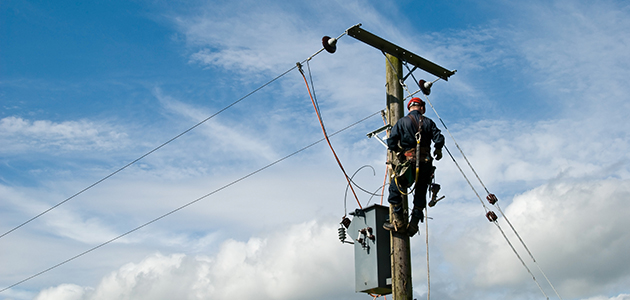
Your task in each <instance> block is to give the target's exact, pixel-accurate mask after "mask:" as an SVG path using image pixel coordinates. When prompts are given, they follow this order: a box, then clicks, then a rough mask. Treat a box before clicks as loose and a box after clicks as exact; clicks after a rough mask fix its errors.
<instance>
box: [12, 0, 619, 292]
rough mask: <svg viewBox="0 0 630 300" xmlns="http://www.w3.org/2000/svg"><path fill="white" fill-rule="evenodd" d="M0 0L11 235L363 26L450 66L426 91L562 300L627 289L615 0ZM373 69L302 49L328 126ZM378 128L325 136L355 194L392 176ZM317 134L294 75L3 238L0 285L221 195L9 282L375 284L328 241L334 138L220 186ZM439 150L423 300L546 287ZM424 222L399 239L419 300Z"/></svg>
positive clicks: (337, 204)
mask: <svg viewBox="0 0 630 300" xmlns="http://www.w3.org/2000/svg"><path fill="white" fill-rule="evenodd" d="M1 3H2V4H1V5H0V138H1V139H2V141H3V142H2V145H1V146H0V205H1V207H0V231H1V232H2V233H4V232H7V231H9V230H11V229H12V228H14V227H15V226H17V225H19V224H21V223H22V222H24V221H26V220H28V219H29V218H31V217H33V216H35V215H37V214H38V213H41V212H42V211H44V210H46V209H48V208H50V207H51V206H53V205H55V204H57V203H59V202H61V201H63V200H65V199H67V198H68V197H70V196H72V195H73V194H75V193H77V192H79V191H81V190H82V189H84V188H85V187H87V186H89V185H91V184H93V183H95V182H97V181H98V180H100V179H102V178H104V177H105V176H107V175H109V174H111V173H112V172H114V171H116V170H117V169H119V168H121V167H122V166H124V165H126V164H127V163H129V162H131V161H133V160H135V159H137V158H139V157H141V156H142V155H144V154H146V153H147V152H149V151H151V150H152V149H154V148H155V147H157V146H159V145H160V144H162V143H164V142H166V141H168V140H169V139H171V138H172V137H174V136H176V135H178V134H180V133H182V132H183V131H185V130H187V129H189V128H191V127H192V126H194V125H195V124H197V123H199V122H200V121H202V120H204V119H206V118H208V117H209V116H212V115H214V114H215V113H217V112H219V111H221V110H222V109H224V108H225V107H227V106H228V105H230V104H232V103H234V102H235V101H236V100H238V99H240V98H241V97H243V96H244V95H246V94H247V93H249V92H251V91H252V90H254V89H255V88H258V87H260V86H261V85H263V84H265V83H266V82H268V81H269V80H271V79H273V78H275V77H276V76H278V75H280V74H282V73H283V72H285V71H287V70H289V69H291V68H292V67H293V66H295V63H296V62H298V61H303V60H304V59H306V58H307V57H309V56H310V55H312V54H313V53H315V52H316V51H318V50H319V49H320V48H321V38H322V36H324V35H328V36H338V35H340V34H341V33H343V32H344V31H345V30H346V29H347V28H349V27H351V26H353V25H355V24H358V23H362V24H363V25H362V27H363V28H364V29H366V30H368V31H370V32H372V33H374V34H377V35H379V36H381V37H383V38H385V39H387V40H390V41H392V42H394V43H396V44H398V45H400V46H402V47H404V48H406V49H408V50H410V51H412V52H414V53H416V54H419V55H421V56H423V57H425V58H427V59H430V60H432V61H434V62H436V63H438V64H440V65H442V66H444V67H446V68H448V69H457V73H456V74H455V75H454V76H452V77H451V78H450V79H449V81H448V82H445V81H438V82H437V83H436V84H435V85H434V87H433V91H432V93H431V98H430V99H431V101H432V103H433V104H434V106H435V108H436V109H437V111H438V113H439V114H440V116H441V117H442V118H443V119H444V121H445V123H446V124H447V126H448V127H449V129H450V130H451V132H452V134H453V136H454V137H455V138H456V139H457V142H458V143H459V144H460V145H461V146H462V149H463V150H464V151H465V153H466V155H467V156H468V158H469V160H470V161H471V163H472V164H473V165H474V166H475V167H476V169H477V171H478V173H479V175H480V176H481V178H482V179H483V180H484V184H485V185H486V186H487V187H488V188H489V190H490V191H491V192H493V193H495V194H497V196H498V197H499V199H500V204H501V206H502V209H503V210H504V212H505V213H506V215H507V216H508V217H509V218H510V221H511V222H512V223H513V224H514V225H515V227H516V228H517V230H518V231H519V234H521V236H522V237H523V239H524V240H525V241H526V243H527V245H528V247H529V248H530V250H532V252H533V254H534V255H535V256H536V260H537V261H538V262H539V264H540V266H541V267H542V269H543V270H544V271H545V273H546V275H547V276H548V277H549V279H550V281H551V282H552V283H553V284H554V286H555V287H556V288H557V290H558V292H559V294H560V295H561V296H562V298H563V299H589V300H608V299H611V300H613V299H614V300H626V299H630V290H629V289H628V286H630V272H629V271H628V270H630V265H629V264H630V262H628V261H629V260H627V259H626V258H627V253H628V251H629V250H630V242H628V241H630V234H629V233H628V231H627V229H626V228H629V226H630V224H629V223H630V221H629V220H630V212H628V210H626V209H625V207H626V206H627V199H628V198H629V196H630V181H629V179H630V172H629V170H630V168H629V166H628V161H630V160H629V158H630V157H628V154H627V153H628V152H629V151H628V150H630V144H629V143H628V141H629V140H630V139H629V138H628V132H630V128H629V125H628V122H627V116H626V115H627V112H628V111H630V110H629V107H628V106H629V104H628V103H630V102H629V101H628V100H630V99H629V97H628V94H629V93H630V88H629V87H628V85H627V82H626V81H627V79H626V78H628V77H629V75H630V74H629V71H628V67H630V59H629V58H628V55H627V53H628V50H629V49H628V45H629V44H630V38H629V35H628V34H627V31H628V28H630V21H628V20H630V18H629V17H630V7H629V6H628V4H627V3H624V2H623V1H601V2H598V3H596V4H592V3H590V2H587V1H569V0H558V1H529V2H526V3H512V2H509V1H500V0H493V1H434V2H420V3H419V2H418V1H397V2H386V1H333V0H330V1H329V0H326V1H317V2H304V1H294V2H291V3H284V2H282V1H188V2H174V1H124V2H123V1H93V2H89V3H82V4H77V3H74V2H71V1H54V2H49V1H17V0H15V1H13V0H8V1H2V2H1ZM385 64H386V61H385V58H384V57H383V55H382V54H381V53H380V52H379V51H378V50H375V49H373V48H371V47H369V46H367V45H365V44H362V43H360V42H358V41H357V40H354V39H353V38H352V37H349V36H344V37H342V38H341V39H340V40H339V42H338V50H337V52H336V53H335V54H332V55H331V54H329V53H326V52H323V53H320V54H319V55H317V56H316V57H314V58H313V59H312V60H311V61H310V62H309V67H310V69H311V71H312V75H313V80H314V87H315V92H316V94H317V97H318V100H319V105H320V108H321V111H322V115H323V119H324V122H325V124H326V127H327V130H328V132H335V131H337V130H340V129H342V128H345V127H346V126H348V125H350V124H353V123H354V122H356V121H358V120H361V119H363V118H365V117H367V116H369V115H371V114H373V113H375V112H377V111H379V110H381V109H383V108H384V105H385V89H384V85H385V76H384V74H385ZM414 75H415V76H416V78H418V79H419V78H423V79H426V80H433V79H434V78H433V77H432V75H430V74H426V73H423V72H421V71H417V72H415V73H414ZM408 85H409V87H410V89H411V90H412V91H415V86H414V85H413V83H412V82H408ZM427 116H428V117H430V118H432V119H434V120H435V121H438V120H437V117H436V115H435V113H434V112H433V111H431V110H429V111H428V112H427ZM437 123H438V124H439V125H441V124H440V123H439V122H437ZM381 125H382V120H381V119H380V117H379V116H378V115H377V116H374V117H371V118H368V119H367V120H366V121H364V122H361V123H359V124H358V125H356V126H354V127H352V128H350V129H348V130H346V131H344V132H342V133H340V134H338V135H336V136H334V137H332V138H331V140H332V143H333V145H334V147H335V150H336V151H337V153H338V155H339V156H340V159H341V161H342V162H343V163H344V167H345V168H346V170H348V172H349V173H353V172H354V171H356V170H358V169H360V168H361V167H362V166H364V165H370V166H372V167H373V168H374V172H372V170H371V169H369V168H366V169H362V170H361V171H360V172H359V173H358V174H357V177H356V179H357V182H359V184H360V185H361V186H362V187H365V188H366V189H368V190H376V189H377V188H378V187H379V186H380V185H381V184H382V181H383V176H384V171H385V167H384V157H385V151H384V148H383V146H382V145H380V144H379V143H378V142H376V141H375V140H370V139H367V138H366V137H365V134H366V133H367V132H370V131H372V130H374V129H376V128H378V127H380V126H381ZM440 127H441V126H440ZM442 129H443V131H444V128H442ZM444 134H445V135H446V136H447V143H446V145H447V147H449V149H450V150H451V152H453V153H454V156H455V158H456V159H457V160H458V162H459V163H460V165H465V162H464V161H463V160H462V158H461V155H460V154H459V153H456V152H457V151H456V149H457V148H456V147H455V145H454V143H453V139H452V138H451V137H450V136H449V135H448V133H447V132H445V131H444ZM322 137H323V136H322V133H321V129H320V128H319V123H318V122H317V118H316V116H315V114H314V111H313V108H312V106H311V103H310V99H309V98H308V94H307V91H306V87H305V86H304V82H303V80H302V77H301V75H300V74H299V72H298V71H297V70H293V71H291V72H289V73H287V74H286V75H285V76H282V77H281V78H279V79H278V80H276V81H274V82H273V83H271V84H270V85H269V86H266V87H265V88H264V89H262V90H260V91H259V92H257V93H255V94H253V95H252V96H250V97H247V98H245V99H243V100H242V101H240V102H238V103H236V104H235V105H233V106H231V107H230V108H229V109H227V110H225V111H223V112H221V113H220V114H218V115H217V116H216V117H213V118H211V119H209V120H208V121H207V122H205V123H204V124H202V125H201V126H199V127H197V128H195V129H194V130H192V131H190V132H189V133H187V134H185V135H184V136H182V137H180V138H178V139H177V140H175V141H173V142H172V143H170V144H168V145H166V146H165V147H163V148H161V149H159V150H158V151H156V152H154V153H152V154H151V155H149V156H147V157H145V158H144V159H142V160H140V161H139V162H137V163H135V164H134V165H132V166H130V167H129V168H127V169H125V170H123V171H121V172H120V173H118V174H116V175H115V176H113V177H111V178H109V179H108V180H106V181H104V182H102V183H100V184H98V185H97V186H95V187H93V188H91V189H89V190H87V191H86V192H84V193H82V194H81V195H79V196H77V197H75V198H73V199H72V200H70V201H68V202H67V203H65V204H63V205H61V206H59V207H58V208H56V209H54V210H52V211H51V212H50V213H47V214H45V215H43V216H42V217H40V218H38V219H36V220H34V221H33V222H30V223H29V224H26V225H25V226H23V227H21V228H19V229H18V230H16V231H14V232H12V233H10V234H8V235H6V236H4V237H2V238H0V265H1V266H2V268H0V288H4V287H6V286H9V285H12V284H14V283H16V282H19V281H20V280H23V279H25V278H27V277H29V276H31V275H33V274H36V273H38V272H40V271H42V270H45V269H47V268H49V267H51V266H53V265H55V264H57V263H59V262H62V261H64V260H66V259H68V258H70V257H72V256H74V255H76V254H79V253H81V252H83V251H85V250H87V249H90V248H92V247H94V246H96V245H99V244H100V243H103V242H104V241H107V240H109V239H111V238H113V237H116V236H118V235H120V234H122V233H125V232H127V231H129V230H131V229H133V228H136V227H138V226H140V225H142V224H144V223H146V222H148V221H150V220H152V219H154V218H156V217H158V216H161V215H163V214H165V213H167V212H169V211H172V210H173V209H176V208H178V207H180V206H182V205H185V204H186V203H189V202H191V201H193V200H195V199H198V198H199V197H202V196H204V195H207V194H209V193H213V194H212V195H210V196H209V197H207V198H204V199H203V200H200V201H198V202H196V203H195V204H193V205H191V206H189V207H187V208H185V209H182V210H180V211H178V212H176V213H174V214H172V215H170V216H168V217H166V218H164V219H162V220H160V221H158V222H155V223H153V224H151V225H149V226H147V227H145V228H143V229H141V230H138V231H137V232H134V233H132V234H130V235H127V236H125V237H124V238H122V239H119V240H117V241H116V242H113V243H111V244H108V245H106V246H104V247H102V248H100V249H98V250H96V251H93V252H91V253H89V254H87V255H85V256H82V257H81V258H78V259H76V260H73V261H71V262H69V263H67V264H64V265H63V266H60V267H58V268H55V269H53V270H50V271H48V272H46V273H44V274H42V275H40V276H37V277H35V278H33V279H30V280H28V281H26V282H24V283H22V284H20V285H17V286H15V287H13V288H11V289H9V290H6V291H4V292H2V293H0V299H40V300H43V299H85V300H87V299H147V298H150V299H172V298H187V299H223V298H254V297H255V298H256V299H296V298H299V299H321V298H335V299H368V298H370V297H369V296H366V295H364V294H356V293H355V292H354V286H353V283H354V278H353V274H354V266H353V257H352V255H353V251H352V248H351V247H350V246H348V245H342V244H340V243H339V241H338V240H337V227H338V222H339V220H340V218H341V216H343V215H344V203H343V199H344V192H345V188H346V183H345V179H344V178H343V175H342V173H341V171H340V170H339V168H338V166H337V164H336V162H335V160H334V157H333V156H332V154H331V152H330V149H328V147H327V146H326V145H325V143H319V144H317V145H315V146H313V147H310V148H308V149H306V150H304V151H302V152H300V153H298V154H296V155H294V156H291V157H290V158H288V159H286V160H283V161H282V162H280V163H278V164H275V165H273V166H271V167H269V168H267V169H265V170H264V171H262V172H260V173H257V174H255V175H253V176H251V177H249V178H247V179H245V180H243V181H240V182H238V183H236V184H234V185H232V186H230V187H228V188H226V189H221V188H222V187H224V186H225V185H226V184H229V183H230V182H233V181H234V180H238V179H239V178H242V177H243V176H245V175H247V174H250V173H251V172H254V171H256V170H258V169H259V168H262V167H265V166H267V165H269V164H271V163H273V162H275V161H276V160H278V159H281V158H283V157H285V156H287V155H289V154H291V153H293V152H295V151H297V150H300V149H301V148H303V147H305V146H307V145H309V144H311V143H313V142H315V141H318V140H320V139H321V138H322ZM436 165H437V167H438V171H437V174H436V178H437V181H438V182H439V183H440V184H441V185H442V193H443V194H444V195H446V199H445V200H444V201H442V202H440V204H439V205H437V206H436V207H435V208H432V209H431V210H430V211H429V215H430V216H431V217H432V218H433V219H432V220H431V221H430V222H431V223H430V232H429V237H430V245H431V252H430V253H431V270H432V274H431V282H432V283H431V294H432V295H433V297H436V298H443V299H461V298H463V297H468V298H470V297H472V298H477V299H497V298H505V297H510V298H511V299H541V298H543V295H542V293H541V291H540V290H539V289H538V288H537V286H536V284H535V283H534V282H533V281H532V280H531V276H529V275H528V273H527V272H526V270H525V269H524V268H523V266H522V265H521V263H520V262H519V260H518V259H517V258H516V256H515V255H514V253H513V252H512V251H511V250H510V248H509V246H507V244H506V243H505V241H504V240H503V238H502V237H501V235H500V232H499V231H497V230H496V228H495V227H494V226H492V224H491V223H488V222H487V220H486V219H485V217H484V210H483V208H482V207H481V206H480V204H479V201H478V199H477V198H476V197H475V195H474V193H473V192H472V191H471V189H470V188H469V187H468V185H467V183H466V182H465V181H464V179H463V178H462V176H461V174H459V171H458V170H457V168H456V166H455V165H454V164H453V162H452V161H451V160H450V158H449V157H445V159H443V160H441V161H440V162H437V163H436ZM466 172H467V175H468V176H469V178H474V177H473V175H472V174H470V172H468V171H466ZM474 184H475V188H476V189H477V191H480V192H481V191H483V189H482V188H481V186H480V185H479V184H477V183H476V182H475V183H474ZM219 189H221V190H219ZM214 191H217V192H216V193H214ZM359 196H360V200H361V201H362V203H363V204H365V203H367V201H368V200H369V199H370V197H369V195H366V194H361V193H360V195H359ZM371 201H372V202H374V201H379V200H376V199H372V200H371ZM348 207H349V209H354V208H355V207H356V203H355V202H354V200H352V199H351V198H349V199H348ZM501 222H504V220H501ZM501 224H502V225H504V228H507V226H506V225H505V223H501ZM425 234H426V233H425V232H421V234H420V235H419V236H418V237H415V238H413V239H412V251H413V252H412V260H413V272H414V280H413V283H414V297H415V298H418V299H421V298H424V297H426V291H427V285H426V275H425V273H426V265H425V263H424V262H425V260H426V258H425V250H424V249H425V244H424V237H425ZM510 238H512V239H514V238H515V237H514V236H512V235H510ZM518 250H519V251H521V252H522V251H523V250H524V249H520V248H519V249H518ZM521 254H525V255H526V252H522V253H521ZM525 255H524V258H525V261H526V262H527V263H528V264H529V267H530V269H532V270H533V271H534V272H535V275H536V278H537V279H538V280H539V282H540V283H541V286H542V287H543V289H544V292H545V293H546V294H547V295H549V296H550V298H552V299H554V298H555V299H557V296H556V295H555V293H554V292H553V290H552V289H551V288H550V287H549V285H548V284H547V283H546V281H544V277H543V276H542V275H541V274H539V273H538V269H537V268H536V267H535V265H532V264H531V263H530V260H528V257H527V256H525ZM296 295H300V296H299V297H298V296H296ZM508 295H509V296H508Z"/></svg>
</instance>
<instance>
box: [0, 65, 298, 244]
mask: <svg viewBox="0 0 630 300" xmlns="http://www.w3.org/2000/svg"><path fill="white" fill-rule="evenodd" d="M296 67H297V66H294V67H292V68H290V69H289V70H287V71H285V72H284V73H282V74H280V75H278V76H277V77H276V78H274V79H272V80H270V81H268V82H266V83H265V84H263V85H261V86H259V87H258V88H256V89H254V90H253V91H251V92H249V93H248V94H247V95H245V96H243V97H241V98H240V99H238V100H236V101H234V102H232V103H231V104H230V105H228V106H226V107H224V108H222V109H221V110H219V111H218V112H216V113H214V114H213V115H211V116H209V117H207V118H205V119H204V120H203V121H201V122H199V123H197V124H195V125H194V126H192V127H190V128H188V129H186V130H185V131H184V132H182V133H180V134H178V135H176V136H175V137H173V138H171V139H170V140H168V141H166V142H164V143H162V144H161V145H159V146H157V147H156V148H154V149H153V150H151V151H149V152H147V153H146V154H144V155H142V156H140V157H139V158H137V159H135V160H134V161H132V162H130V163H128V164H126V165H125V166H123V167H122V168H120V169H118V170H116V171H114V172H113V173H111V174H109V175H107V176H105V177H103V178H102V179H101V180H99V181H97V182H95V183H93V184H91V185H89V186H88V187H86V188H84V189H82V190H81V191H79V192H78V193H76V194H74V195H72V196H70V197H69V198H67V199H66V200H63V201H61V202H59V203H57V204H55V205H54V206H52V207H51V208H49V209H47V210H45V211H43V212H41V213H39V214H38V215H36V216H34V217H32V218H30V219H28V220H27V221H26V222H24V223H22V224H20V225H18V226H16V227H14V228H13V229H11V230H9V231H7V232H5V233H3V234H2V235H0V239H1V238H3V237H4V236H6V235H8V234H10V233H11V232H13V231H15V230H17V229H19V228H20V227H22V226H24V225H26V224H28V223H30V222H32V221H33V220H35V219H37V218H39V217H41V216H42V215H44V214H46V213H48V212H49V211H51V210H53V209H55V208H57V207H59V206H60V205H62V204H64V203H66V202H68V201H70V200H71V199H73V198H74V197H76V196H78V195H80V194H82V193H83V192H85V191H87V190H89V189H91V188H93V187H94V186H96V185H97V184H99V183H101V182H103V181H105V180H107V179H109V178H110V177H112V176H114V175H116V174H117V173H118V172H120V171H122V170H124V169H126V168H127V167H129V166H131V165H133V164H135V163H136V162H138V161H139V160H141V159H143V158H145V157H147V156H149V155H150V154H152V153H153V152H155V151H157V150H159V149H160V148H162V147H164V146H166V145H167V144H169V143H171V142H172V141H174V140H176V139H178V138H179V137H181V136H182V135H184V134H186V133H188V132H190V131H191V130H193V129H195V128H197V127H199V125H201V124H203V123H205V122H207V121H208V120H210V119H212V118H214V117H215V116H217V115H218V114H220V113H222V112H224V111H225V110H227V109H228V108H230V107H232V106H234V105H235V104H237V103H239V102H241V101H242V100H244V99H245V98H247V97H249V96H251V95H252V94H254V93H256V92H258V91H259V90H261V89H263V88H264V87H266V86H267V85H269V84H271V83H272V82H274V81H276V80H278V79H279V78H280V77H282V76H284V75H286V74H287V73H289V72H291V71H293V70H294V69H295V68H296Z"/></svg>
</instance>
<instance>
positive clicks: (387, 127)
mask: <svg viewBox="0 0 630 300" xmlns="http://www.w3.org/2000/svg"><path fill="white" fill-rule="evenodd" d="M390 128H392V125H389V124H387V125H384V126H383V127H381V128H379V129H376V130H374V131H372V132H370V133H368V134H367V137H368V138H372V137H375V138H376V139H377V140H378V141H379V142H381V144H383V146H385V148H387V144H386V143H385V141H383V139H382V138H381V137H380V136H378V134H379V133H381V132H383V131H385V130H389V129H390Z"/></svg>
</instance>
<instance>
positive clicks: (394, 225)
mask: <svg viewBox="0 0 630 300" xmlns="http://www.w3.org/2000/svg"><path fill="white" fill-rule="evenodd" d="M392 218H393V219H394V220H390V222H385V223H383V228H384V229H385V230H387V231H394V232H402V231H405V229H406V226H405V219H404V217H403V216H402V214H399V213H393V214H392Z"/></svg>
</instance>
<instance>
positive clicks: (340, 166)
mask: <svg viewBox="0 0 630 300" xmlns="http://www.w3.org/2000/svg"><path fill="white" fill-rule="evenodd" d="M298 66H299V68H298V69H299V70H300V74H302V77H303V78H304V83H305V84H306V90H308V95H309V96H310V97H311V102H312V103H313V108H315V113H316V114H317V119H318V120H319V125H321V127H322V132H324V137H325V138H326V142H328V146H329V147H330V150H331V151H332V153H333V155H334V156H335V159H336V160H337V164H339V168H341V171H342V172H343V175H344V176H346V181H348V185H349V186H350V190H351V191H352V194H353V195H354V199H356V200H357V204H358V205H359V208H361V209H363V206H361V202H359V197H357V194H356V193H355V192H354V188H353V187H352V183H351V182H350V178H349V177H348V174H346V170H344V169H343V166H342V165H341V161H339V157H337V153H335V149H333V146H332V144H331V143H330V140H329V139H328V134H326V129H325V128H324V123H323V122H322V117H321V116H320V115H319V110H318V109H317V106H316V105H315V99H313V95H312V94H311V89H310V87H309V86H308V81H307V80H306V75H304V71H302V66H301V65H298Z"/></svg>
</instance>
